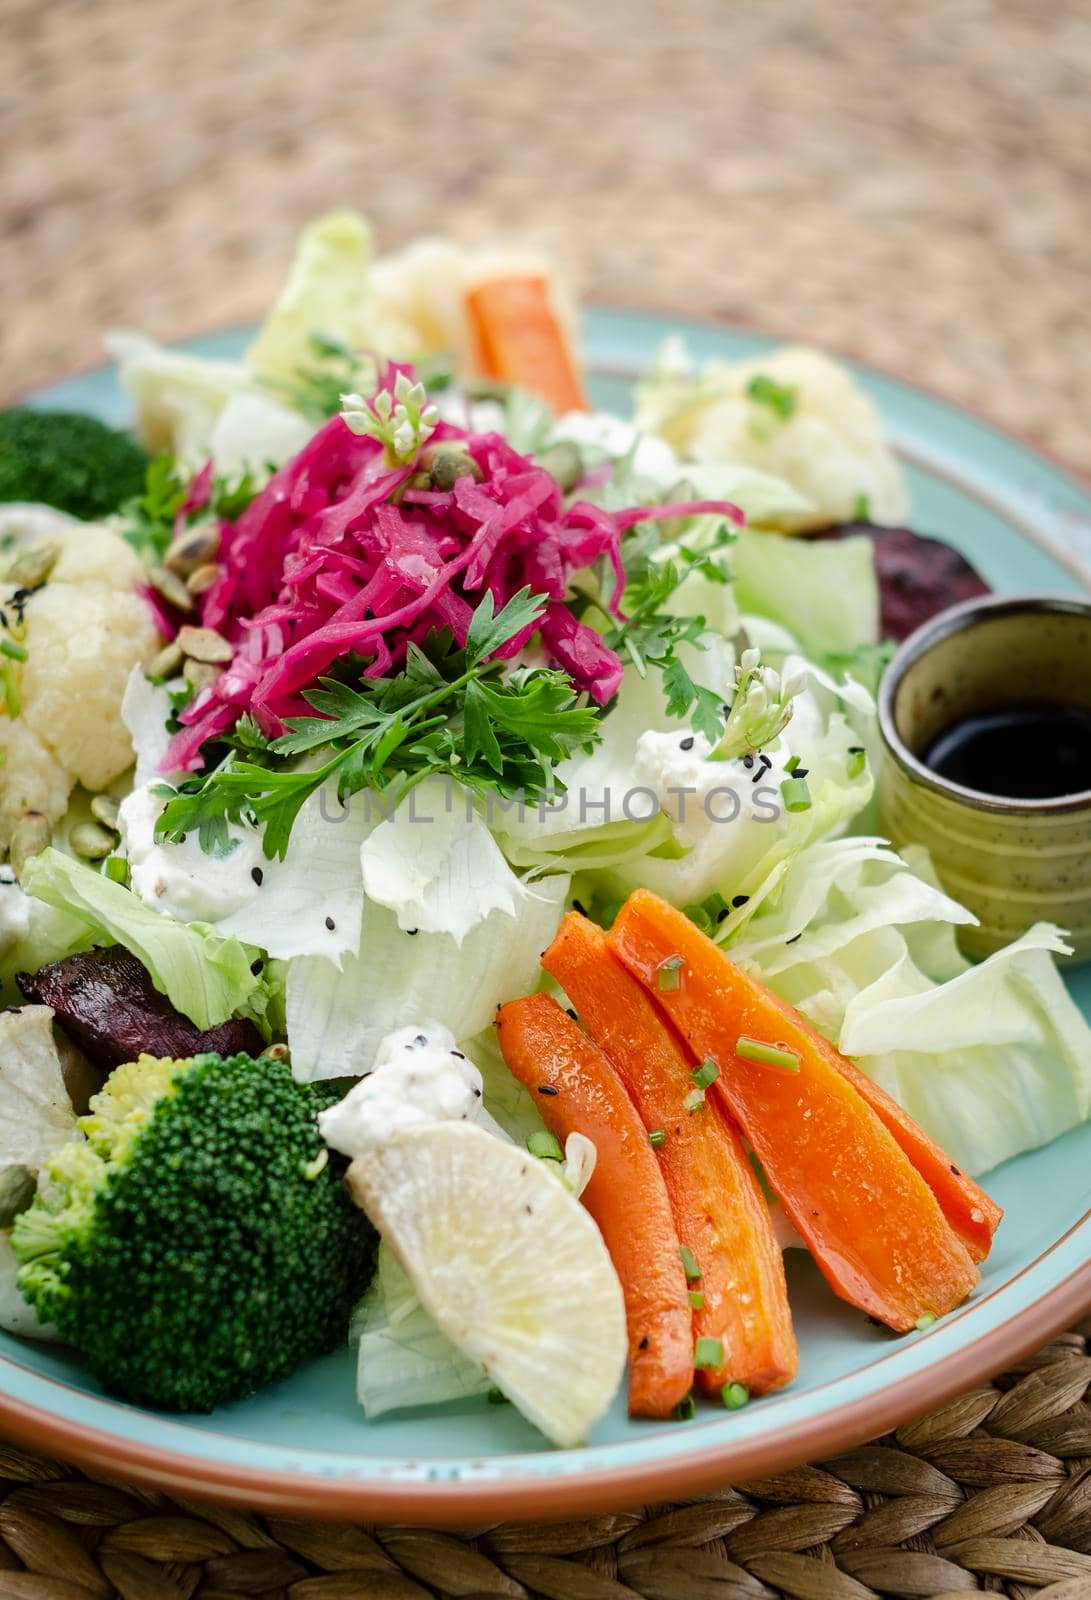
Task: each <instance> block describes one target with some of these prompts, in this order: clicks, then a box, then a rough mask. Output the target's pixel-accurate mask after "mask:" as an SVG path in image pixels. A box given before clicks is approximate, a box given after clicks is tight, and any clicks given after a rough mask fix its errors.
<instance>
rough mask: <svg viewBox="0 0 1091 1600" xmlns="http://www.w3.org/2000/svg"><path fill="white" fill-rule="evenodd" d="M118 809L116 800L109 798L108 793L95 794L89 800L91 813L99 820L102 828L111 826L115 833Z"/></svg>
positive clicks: (119, 808) (119, 807)
mask: <svg viewBox="0 0 1091 1600" xmlns="http://www.w3.org/2000/svg"><path fill="white" fill-rule="evenodd" d="M120 810H121V806H120V805H119V803H118V801H116V800H113V799H111V798H110V796H109V795H108V794H97V795H95V797H94V799H93V800H92V801H91V815H92V816H93V817H94V818H95V819H96V820H97V821H99V822H101V823H102V826H103V827H104V828H112V829H113V831H114V832H115V833H116V832H117V819H118V813H119V812H120Z"/></svg>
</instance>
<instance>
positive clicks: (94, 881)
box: [23, 848, 262, 1029]
mask: <svg viewBox="0 0 1091 1600" xmlns="http://www.w3.org/2000/svg"><path fill="white" fill-rule="evenodd" d="M23 886H24V888H25V889H26V891H27V893H28V894H29V895H31V896H33V897H34V898H36V899H38V900H43V901H45V902H46V904H47V905H50V906H55V907H57V908H58V909H59V910H61V911H67V912H69V913H71V914H72V915H73V916H74V917H76V918H78V919H79V920H81V921H82V922H83V923H84V924H85V925H86V927H87V929H88V930H89V931H90V932H91V933H92V934H93V935H94V936H95V938H96V942H100V943H110V944H121V945H124V946H125V948H126V949H127V950H130V951H132V953H133V955H135V956H137V957H138V959H139V960H140V961H141V962H142V963H143V965H144V966H145V967H146V968H147V970H148V973H149V975H150V977H151V980H152V982H153V983H154V984H155V987H156V988H157V989H158V990H159V991H160V992H161V993H163V994H165V995H166V996H167V998H168V999H169V1000H170V1002H171V1004H172V1005H175V1006H177V1008H178V1010H179V1011H181V1012H182V1013H183V1014H184V1015H185V1016H187V1017H189V1019H190V1021H191V1022H193V1023H195V1024H196V1026H197V1027H198V1028H202V1029H204V1028H215V1027H218V1026H219V1024H220V1023H221V1022H226V1021H227V1019H228V1017H231V1016H234V1015H235V1013H236V1012H238V1011H241V1010H242V1009H243V1008H244V1007H246V1006H247V1004H248V1002H250V1001H251V1000H254V999H258V998H260V991H261V989H262V985H261V984H260V983H259V980H258V978H257V977H255V975H254V974H253V973H252V972H251V970H250V964H251V962H252V961H253V959H254V956H255V954H256V951H255V950H254V949H253V947H248V946H246V945H243V944H240V943H239V941H238V940H237V939H232V938H227V937H224V936H223V935H222V934H220V933H218V932H217V931H216V930H215V929H214V928H211V927H209V926H208V925H207V924H205V923H200V922H188V923H186V922H176V921H175V920H174V918H173V917H163V916H160V915H159V913H158V912H157V911H152V910H151V909H150V907H148V906H146V905H145V904H144V903H143V901H141V900H138V899H137V897H136V895H134V894H131V893H130V892H129V890H128V889H125V888H123V887H122V885H121V884H119V883H113V882H112V881H111V880H110V879H109V878H104V877H103V876H102V875H101V873H98V872H96V871H95V870H94V868H92V867H89V866H87V865H86V864H85V863H84V862H82V861H76V860H75V859H73V857H71V856H66V855H62V854H61V852H60V851H59V850H55V849H52V848H50V849H48V850H43V851H42V853H41V855H39V856H35V857H34V858H33V859H32V860H31V861H29V862H28V863H27V865H26V867H25V868H24V871H23Z"/></svg>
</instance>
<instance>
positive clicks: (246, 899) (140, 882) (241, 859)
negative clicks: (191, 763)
mask: <svg viewBox="0 0 1091 1600" xmlns="http://www.w3.org/2000/svg"><path fill="white" fill-rule="evenodd" d="M154 787H155V786H154V784H144V785H142V787H140V788H139V789H134V790H133V792H132V794H130V795H128V796H127V797H126V798H125V799H124V800H123V801H122V802H121V810H120V812H119V814H118V830H119V832H120V834H121V840H122V845H123V847H124V850H125V853H126V855H127V856H128V860H129V877H130V882H131V884H132V889H133V893H134V894H137V895H139V896H140V898H141V900H143V901H144V903H145V905H149V906H151V907H152V908H153V910H155V911H161V912H163V914H164V915H165V916H171V917H176V918H177V919H178V921H179V922H219V921H221V920H222V919H223V918H224V917H229V916H230V915H231V914H232V912H235V911H239V910H241V909H242V907H243V906H246V905H249V903H250V902H251V900H253V899H254V897H255V895H256V894H257V893H258V889H259V887H260V884H261V877H262V871H263V867H264V864H265V860H264V856H263V854H262V842H261V834H260V832H259V831H258V830H257V829H256V828H242V827H239V826H237V825H235V824H230V825H229V828H228V832H229V834H230V838H231V848H230V849H229V851H228V852H227V854H225V855H208V854H206V853H205V851H204V850H202V849H201V844H200V840H199V839H198V838H197V836H196V834H194V835H193V837H192V838H186V839H185V840H183V841H182V842H181V843H177V844H175V843H170V842H166V841H164V842H163V843H157V842H156V838H155V825H156V823H157V822H158V820H159V816H160V813H161V812H162V810H163V806H164V804H165V802H164V799H163V796H162V795H158V794H156V793H155V792H154Z"/></svg>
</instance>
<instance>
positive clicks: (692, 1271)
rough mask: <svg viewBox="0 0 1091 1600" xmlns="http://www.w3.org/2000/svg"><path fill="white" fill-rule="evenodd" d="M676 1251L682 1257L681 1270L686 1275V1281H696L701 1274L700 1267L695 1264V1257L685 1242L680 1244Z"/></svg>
mask: <svg viewBox="0 0 1091 1600" xmlns="http://www.w3.org/2000/svg"><path fill="white" fill-rule="evenodd" d="M678 1253H679V1255H680V1256H681V1257H682V1271H683V1272H684V1273H685V1275H686V1282H687V1283H696V1282H697V1280H698V1279H699V1278H700V1276H701V1269H700V1267H699V1266H698V1265H697V1257H696V1256H695V1255H694V1253H693V1251H692V1250H691V1249H690V1248H689V1246H688V1245H685V1244H684V1245H682V1247H681V1249H680V1250H679V1252H678Z"/></svg>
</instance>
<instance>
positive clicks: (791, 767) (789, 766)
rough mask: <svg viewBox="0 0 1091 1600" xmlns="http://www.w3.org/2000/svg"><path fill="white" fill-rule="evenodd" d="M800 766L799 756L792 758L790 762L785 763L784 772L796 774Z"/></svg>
mask: <svg viewBox="0 0 1091 1600" xmlns="http://www.w3.org/2000/svg"><path fill="white" fill-rule="evenodd" d="M798 766H799V757H798V756H792V757H791V758H790V759H789V760H788V761H786V762H785V763H784V770H785V772H794V771H795V770H796V768H797V767H798Z"/></svg>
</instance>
